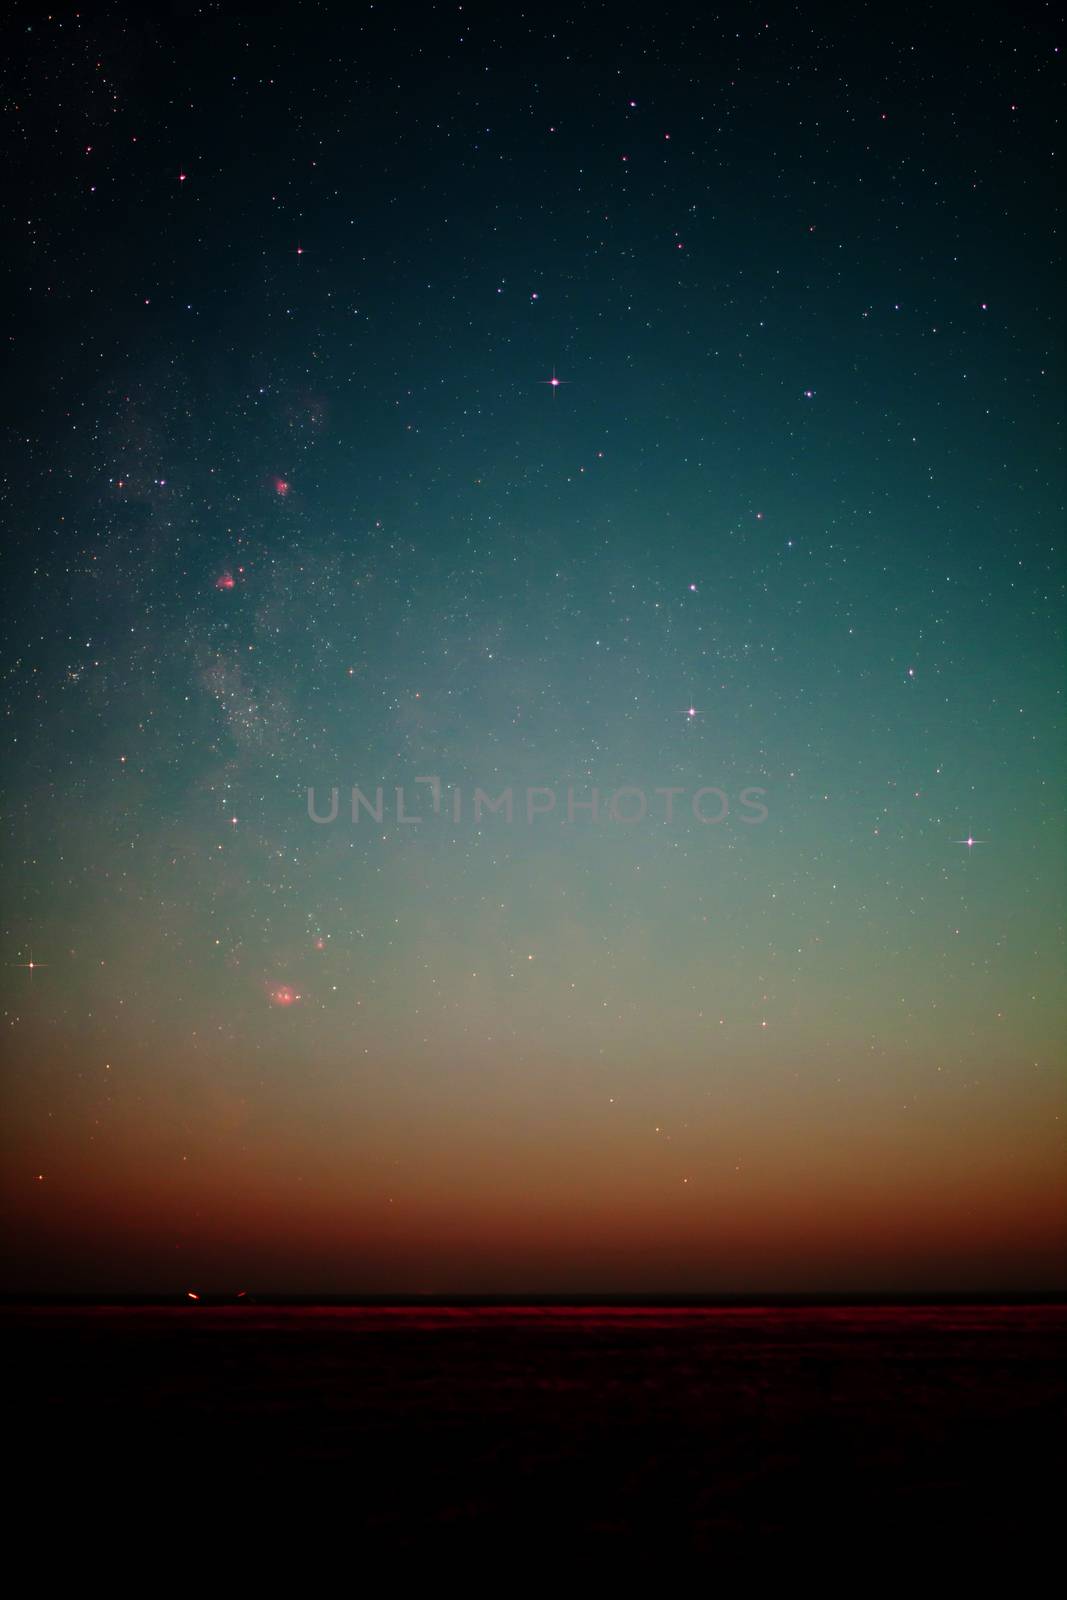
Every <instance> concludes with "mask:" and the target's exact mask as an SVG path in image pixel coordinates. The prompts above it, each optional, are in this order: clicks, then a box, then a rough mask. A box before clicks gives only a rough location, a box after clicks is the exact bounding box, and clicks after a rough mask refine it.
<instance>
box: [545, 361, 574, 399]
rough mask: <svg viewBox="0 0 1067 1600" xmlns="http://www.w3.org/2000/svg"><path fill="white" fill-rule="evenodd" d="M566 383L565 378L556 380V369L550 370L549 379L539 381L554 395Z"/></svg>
mask: <svg viewBox="0 0 1067 1600" xmlns="http://www.w3.org/2000/svg"><path fill="white" fill-rule="evenodd" d="M568 381H569V380H568V379H566V378H557V377H556V369H555V367H553V368H552V376H551V378H542V379H541V382H542V383H543V384H545V385H547V387H548V388H549V389H551V390H552V391H553V392H554V393H555V392H557V391H558V390H559V389H560V387H561V386H562V385H563V384H564V383H567V382H568Z"/></svg>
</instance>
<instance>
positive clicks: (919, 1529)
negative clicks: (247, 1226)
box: [4, 1305, 1067, 1576]
mask: <svg viewBox="0 0 1067 1600" xmlns="http://www.w3.org/2000/svg"><path fill="white" fill-rule="evenodd" d="M4 1320H5V1321H6V1323H7V1332H8V1334H9V1336H10V1337H9V1341H8V1349H9V1359H8V1362H7V1365H6V1372H5V1389H6V1391H7V1394H6V1406H5V1410H6V1412H7V1415H8V1418H9V1419H10V1420H13V1422H14V1430H13V1434H12V1431H11V1430H10V1429H9V1432H8V1460H9V1462H11V1463H12V1464H14V1465H15V1467H16V1470H17V1472H18V1476H19V1478H20V1480H21V1482H22V1485H23V1491H22V1499H21V1502H20V1504H19V1506H18V1511H17V1519H16V1523H15V1526H16V1527H18V1526H21V1527H22V1528H23V1530H24V1531H28V1530H29V1529H31V1528H33V1529H34V1532H33V1534H32V1537H33V1538H34V1540H35V1541H38V1540H39V1538H40V1531H39V1525H42V1524H43V1525H44V1526H45V1527H46V1528H47V1530H48V1531H47V1539H48V1546H49V1547H51V1546H53V1545H55V1544H56V1543H59V1544H62V1543H63V1541H64V1539H65V1538H67V1537H68V1530H70V1529H75V1530H77V1529H85V1528H88V1529H90V1530H92V1532H91V1535H90V1536H91V1537H92V1538H93V1541H94V1543H93V1549H94V1551H95V1552H96V1554H99V1553H100V1549H101V1543H100V1542H101V1541H103V1542H104V1544H106V1545H108V1547H109V1548H112V1537H113V1536H115V1537H118V1538H119V1539H120V1543H121V1540H122V1539H125V1538H126V1537H127V1536H128V1534H129V1532H130V1530H136V1531H138V1532H139V1533H141V1534H143V1535H145V1536H147V1537H148V1538H150V1539H152V1540H154V1541H156V1544H155V1548H156V1549H157V1551H158V1552H159V1553H160V1554H161V1556H162V1559H163V1560H164V1563H165V1565H167V1566H170V1565H171V1564H172V1563H174V1564H175V1565H176V1567H177V1568H178V1569H181V1568H182V1565H183V1563H185V1562H187V1561H189V1562H196V1561H199V1560H201V1559H203V1560H214V1559H215V1558H216V1556H217V1554H218V1549H217V1546H215V1544H214V1540H216V1539H218V1538H220V1537H221V1538H222V1539H223V1541H224V1543H225V1545H226V1546H227V1548H228V1550H229V1552H230V1554H231V1555H233V1554H234V1553H235V1552H236V1553H238V1554H239V1555H240V1558H241V1562H242V1564H247V1566H248V1568H249V1569H252V1568H254V1567H256V1566H257V1564H259V1563H262V1562H263V1561H264V1560H266V1561H267V1562H268V1563H269V1561H270V1557H271V1553H272V1551H274V1550H275V1549H277V1550H278V1552H279V1558H280V1557H281V1552H282V1550H283V1549H288V1550H289V1552H290V1553H292V1551H293V1549H294V1548H297V1547H301V1546H302V1547H303V1549H304V1551H305V1553H306V1555H307V1557H308V1559H310V1560H312V1562H313V1564H314V1560H315V1559H316V1558H318V1557H322V1556H324V1555H325V1554H326V1552H327V1551H329V1552H332V1554H333V1555H334V1556H335V1557H336V1556H337V1555H341V1556H342V1557H343V1555H344V1552H345V1551H346V1550H347V1551H348V1553H349V1554H350V1555H351V1557H352V1558H353V1559H356V1558H358V1556H359V1555H360V1553H361V1552H363V1551H367V1550H369V1549H371V1548H373V1549H374V1550H375V1551H376V1552H380V1551H382V1550H383V1549H386V1550H388V1551H390V1552H392V1553H394V1554H395V1555H397V1556H405V1555H408V1554H417V1553H424V1554H425V1553H429V1554H438V1553H440V1554H447V1553H456V1554H458V1553H461V1552H463V1553H467V1554H469V1555H471V1556H472V1557H473V1556H481V1555H490V1554H502V1553H503V1554H507V1555H509V1556H510V1557H511V1559H512V1560H513V1562H518V1563H519V1570H521V1568H522V1566H524V1565H525V1564H526V1563H527V1562H533V1563H535V1564H536V1563H537V1562H538V1561H539V1560H540V1559H541V1558H543V1557H544V1556H546V1555H553V1554H555V1553H556V1552H559V1553H560V1554H562V1553H564V1552H566V1553H571V1552H573V1551H575V1550H585V1551H586V1552H589V1553H593V1554H602V1555H604V1556H608V1555H611V1554H623V1555H625V1554H629V1553H633V1554H637V1553H638V1552H643V1551H652V1550H657V1551H660V1552H662V1553H663V1554H667V1553H668V1552H669V1553H670V1555H671V1557H672V1558H676V1557H678V1556H679V1555H683V1554H685V1553H687V1552H688V1553H701V1554H706V1555H709V1556H713V1555H716V1554H740V1553H745V1552H747V1553H749V1554H753V1553H755V1554H757V1555H759V1554H762V1553H765V1552H769V1551H771V1550H774V1549H777V1550H778V1551H781V1552H793V1553H798V1552H800V1551H806V1552H813V1553H820V1552H821V1557H822V1559H823V1560H829V1561H831V1562H836V1561H837V1560H838V1559H840V1558H844V1557H847V1556H860V1555H862V1556H864V1557H865V1558H866V1559H867V1560H868V1561H870V1559H871V1558H872V1557H873V1558H874V1559H875V1561H876V1562H877V1561H880V1560H881V1559H882V1556H883V1554H884V1555H886V1556H889V1555H891V1554H896V1555H901V1554H905V1555H907V1554H912V1553H913V1554H915V1555H919V1554H924V1555H928V1554H930V1553H931V1552H932V1551H935V1550H939V1551H941V1552H943V1553H944V1554H945V1555H946V1556H951V1555H952V1553H953V1551H958V1550H960V1549H961V1548H963V1547H965V1548H967V1549H968V1550H969V1551H970V1552H971V1553H972V1554H973V1553H975V1552H976V1551H977V1552H979V1553H980V1552H981V1551H984V1550H990V1551H992V1550H994V1549H996V1550H1000V1551H1004V1550H1010V1549H1011V1548H1013V1547H1014V1548H1017V1549H1025V1550H1026V1551H1027V1552H1028V1553H1029V1554H1032V1553H1033V1552H1034V1547H1035V1545H1042V1546H1043V1545H1045V1544H1048V1545H1049V1547H1051V1542H1052V1535H1053V1528H1054V1524H1055V1522H1056V1521H1058V1518H1059V1512H1060V1504H1059V1492H1060V1491H1059V1485H1060V1484H1062V1481H1063V1477H1062V1470H1061V1469H1062V1455H1063V1450H1062V1440H1063V1437H1064V1429H1063V1424H1064V1414H1065V1405H1064V1380H1063V1369H1062V1365H1061V1359H1062V1353H1063V1334H1064V1331H1065V1329H1067V1310H1065V1309H1064V1308H1063V1307H1050V1306H1042V1307H1018V1306H1013V1307H1003V1308H1001V1307H988V1306H985V1307H958V1306H957V1307H952V1308H943V1307H942V1308H930V1307H921V1308H920V1307H909V1308H895V1309H892V1308H889V1309H887V1308H870V1307H866V1308H860V1309H855V1308H850V1309H842V1308H834V1309H827V1308H814V1309H812V1308H808V1309H797V1308H789V1309H764V1310H760V1309H712V1310H703V1309H701V1310H648V1309H640V1310H634V1309H620V1310H607V1309H603V1308H596V1309H575V1308H563V1309H561V1308H549V1309H546V1308H531V1309H516V1308H473V1309H470V1308H462V1309H452V1310H448V1309H437V1308H435V1309H422V1308H420V1309H418V1310H412V1309H395V1310H381V1309H366V1308H361V1309H352V1308H344V1309H329V1308H325V1309H318V1308H306V1307H305V1308H281V1309H269V1308H263V1307H253V1306H249V1305H245V1306H234V1307H231V1308H208V1307H202V1306H196V1307H193V1306H190V1307H188V1308H173V1309H165V1308H123V1309H112V1308H101V1309H92V1310H85V1309H79V1310H71V1309H62V1310H61V1309H49V1310H41V1309H27V1308H22V1309H17V1310H8V1311H7V1312H6V1313H4ZM69 1536H70V1537H72V1538H73V1539H74V1540H75V1542H76V1541H77V1539H78V1538H79V1537H83V1535H80V1534H78V1533H77V1532H75V1533H74V1534H72V1535H69ZM160 1541H161V1542H160ZM201 1541H204V1543H203V1545H202V1544H201ZM37 1547H38V1549H40V1548H41V1547H40V1545H39V1543H38V1546H37ZM194 1574H195V1569H186V1576H194ZM174 1575H175V1576H179V1571H175V1574H174Z"/></svg>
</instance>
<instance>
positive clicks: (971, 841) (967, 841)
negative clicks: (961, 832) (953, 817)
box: [952, 834, 989, 850]
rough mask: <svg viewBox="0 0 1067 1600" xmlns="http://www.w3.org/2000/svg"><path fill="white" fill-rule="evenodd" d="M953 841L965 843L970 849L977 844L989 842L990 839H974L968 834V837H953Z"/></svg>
mask: <svg viewBox="0 0 1067 1600" xmlns="http://www.w3.org/2000/svg"><path fill="white" fill-rule="evenodd" d="M952 843H953V844H965V845H966V846H967V849H968V850H973V849H974V847H975V845H976V844H988V843H989V841H988V839H974V838H972V837H971V835H970V834H968V835H967V837H966V839H953V841H952Z"/></svg>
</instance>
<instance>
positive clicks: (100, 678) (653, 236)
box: [0, 6, 1067, 1293]
mask: <svg viewBox="0 0 1067 1600" xmlns="http://www.w3.org/2000/svg"><path fill="white" fill-rule="evenodd" d="M409 33H410V34H412V35H413V36H412V37H411V38H409V37H407V35H408V34H409ZM1060 42H1061V41H1060V38H1059V31H1058V25H1057V24H1056V23H1055V21H1054V19H1053V17H1052V14H1051V13H1050V12H1048V11H1046V10H1044V9H1042V8H1037V9H1035V10H1034V11H1033V12H1032V13H1031V14H1030V15H1029V16H1028V17H1027V18H1025V19H1019V18H1016V17H1013V16H1009V15H1007V14H1005V13H1003V12H1001V11H996V12H994V11H988V12H982V11H979V12H978V13H975V14H974V15H973V16H971V17H969V18H968V20H967V22H966V24H965V25H964V24H961V22H960V19H959V18H958V17H953V16H951V15H949V14H947V13H944V14H940V13H937V12H936V11H935V12H933V13H931V12H929V11H928V10H916V11H914V12H907V11H904V12H900V11H893V12H892V14H889V13H886V14H884V15H867V14H866V13H863V14H861V15H859V16H858V17H853V18H852V19H851V22H850V25H849V27H848V28H846V29H842V28H841V27H840V26H838V25H832V24H831V23H830V22H827V21H825V20H823V19H821V18H819V17H817V16H815V14H814V13H813V14H811V15H810V16H809V15H808V14H807V13H797V12H794V11H789V12H782V13H781V14H778V15H775V14H771V13H769V14H768V16H767V17H763V16H761V15H758V14H757V13H753V12H751V10H749V11H747V12H742V11H738V12H737V13H736V14H733V13H731V15H729V16H727V15H726V14H717V15H716V16H701V15H700V14H699V12H697V13H689V14H681V15H680V16H676V17H673V18H672V16H671V15H670V14H667V15H660V14H659V13H657V14H656V15H655V16H653V15H652V14H651V13H648V14H644V13H642V14H640V15H638V16H631V15H629V14H627V13H625V12H623V11H620V10H616V9H615V8H596V7H570V8H566V9H561V10H556V11H552V10H549V11H547V12H546V11H543V10H539V11H538V12H537V13H536V14H533V13H531V14H524V13H515V14H514V15H513V14H511V13H507V12H498V11H493V10H482V9H479V8H474V9H472V8H469V7H466V6H463V7H456V6H447V7H446V6H437V7H429V8H427V10H426V13H425V18H424V20H423V21H421V22H420V26H419V28H418V29H412V28H410V27H408V26H407V25H406V24H405V22H404V19H402V18H400V17H399V14H398V13H396V12H395V11H393V10H391V9H390V8H385V9H384V10H383V9H382V8H375V7H368V6H356V7H354V8H346V9H345V10H344V12H343V15H342V14H336V15H335V14H333V13H329V12H327V11H326V10H324V9H322V8H319V7H316V6H312V7H310V8H308V7H305V8H303V9H302V10H301V12H300V14H299V16H298V17H296V16H289V17H283V16H280V15H279V16H274V15H267V16H264V17H258V16H257V17H256V18H251V17H243V16H242V17H237V16H225V15H223V13H222V12H221V10H220V9H219V8H217V7H215V6H205V7H201V8H198V9H194V10H191V11H188V12H187V13H185V14H183V16H182V17H181V18H179V17H178V16H177V15H175V16H173V17H168V18H165V19H163V18H160V17H156V18H145V17H144V16H142V15H140V14H138V16H137V17H136V19H134V18H133V17H132V16H130V17H127V18H125V19H123V18H122V17H120V16H117V15H114V14H112V15H110V16H109V17H107V18H100V19H95V18H91V17H78V16H73V15H67V16H63V17H61V16H59V15H54V16H51V17H47V16H44V15H42V16H40V17H35V18H34V19H32V21H27V20H23V21H22V22H20V23H19V25H18V32H17V37H16V40H15V46H16V47H15V49H14V51H13V60H12V66H11V68H10V71H9V74H8V77H9V82H8V91H7V95H6V103H7V110H8V136H9V145H10V147H11V149H12V150H13V152H14V155H15V163H14V167H15V170H14V176H13V180H12V191H13V192H12V196H11V200H10V214H11V216H12V218H13V220H14V222H15V224H16V239H15V244H14V246H13V247H12V250H11V252H10V254H9V257H8V260H7V263H6V272H7V287H8V305H9V308H10V312H11V315H10V318H9V322H8V349H9V358H10V362H11V372H12V379H11V381H10V383H9V400H8V419H7V442H6V452H5V465H6V472H5V477H4V485H3V506H4V521H5V527H6V533H7V540H6V542H7V552H8V558H7V567H8V572H7V577H8V582H7V585H6V605H5V651H4V659H5V666H6V672H5V692H4V701H3V704H4V711H5V714H6V721H7V729H8V741H7V750H8V760H7V793H6V805H5V820H4V877H5V883H6V893H5V897H4V904H5V912H4V917H3V924H2V926H3V939H4V951H5V953H4V956H3V965H2V968H0V988H2V1009H3V1022H4V1026H5V1034H6V1046H7V1048H6V1051H5V1055H6V1062H7V1065H6V1068H5V1090H4V1095H5V1103H6V1118H7V1122H8V1127H9V1138H8V1156H7V1159H6V1161H5V1180H4V1187H5V1196H6V1209H7V1212H8V1216H9V1219H10V1221H11V1223H12V1227H11V1230H10V1231H11V1236H12V1238H13V1240H14V1241H15V1242H14V1244H13V1246H12V1247H11V1251H10V1252H9V1254H10V1261H9V1278H10V1280H11V1281H12V1282H14V1283H15V1284H16V1286H18V1287H27V1288H38V1289H58V1290H63V1289H72V1288H76V1289H131V1290H132V1289H137V1290H141V1289H147V1290H152V1291H157V1290H158V1291H166V1292H171V1291H172V1290H174V1291H175V1292H181V1293H185V1292H186V1291H187V1290H188V1289H189V1288H190V1286H194V1287H195V1288H197V1291H198V1292H199V1290H201V1289H204V1288H206V1289H208V1290H211V1289H226V1288H227V1287H231V1286H236V1285H240V1287H242V1288H246V1287H249V1286H251V1287H258V1288H260V1289H264V1288H276V1289H290V1290H298V1291H305V1292H312V1291H314V1290H316V1289H320V1290H330V1291H333V1292H346V1291H353V1292H357V1291H358V1292H383V1293H388V1292H394V1291H397V1292H399V1291H403V1292H421V1291H423V1290H427V1291H429V1290H433V1291H435V1292H482V1291H493V1292H508V1293H511V1292H516V1293H521V1292H526V1291H552V1290H565V1291H570V1290H581V1289H584V1290H588V1291H596V1292H608V1291H611V1290H613V1289H616V1288H626V1289H631V1290H635V1291H650V1292H654V1291H657V1290H672V1291H674V1290H678V1291H686V1290H693V1291H697V1290H701V1291H703V1290H707V1291H720V1290H721V1291H731V1292H734V1291H737V1292H741V1291H745V1292H747V1291H749V1290H753V1289H761V1288H762V1289H774V1290H789V1291H792V1290H797V1291H801V1290H803V1291H814V1290H821V1289H826V1288H832V1289H853V1288H863V1289H870V1288H884V1287H890V1288H909V1289H911V1288H927V1287H937V1288H945V1289H968V1288H988V1287H994V1288H1012V1287H1025V1288H1028V1287H1042V1286H1047V1285H1050V1284H1054V1283H1056V1282H1059V1281H1060V1278H1061V1274H1062V1260H1063V1255H1062V1248H1063V1242H1064V1238H1063V1221H1062V1219H1063V1202H1064V1200H1065V1198H1067V1194H1065V1183H1064V1170H1065V1169H1064V1163H1063V1148H1062V1142H1063V1128H1064V1121H1063V1110H1064V1097H1063V1081H1062V1062H1063V1054H1062V1037H1063V1033H1062V1019H1063V1012H1062V978H1061V970H1062V959H1063V938H1062V931H1063V917H1064V894H1063V886H1064V877H1063V866H1064V860H1063V837H1064V835H1063V826H1062V796H1063V779H1064V761H1063V739H1062V734H1063V728H1062V699H1063V634H1062V619H1063V587H1064V585H1063V578H1064V572H1063V564H1062V550H1061V547H1060V546H1061V537H1060V536H1061V532H1062V526H1063V498H1064V497H1063V477H1062V465H1061V458H1060V454H1059V433H1060V422H1061V417H1062V367H1061V360H1060V354H1059V339H1058V336H1059V332H1060V328H1059V317H1058V308H1059V304H1060V298H1059V292H1058V287H1057V276H1056V268H1057V261H1056V255H1057V251H1056V239H1055V194H1056V171H1055V168H1056V160H1055V151H1056V149H1057V139H1056V133H1057V129H1056V125H1055V118H1054V114H1053V106H1054V95H1055V89H1056V84H1057V79H1058V78H1059V76H1060V62H1061V53H1060ZM431 778H432V779H436V780H437V783H438V788H437V789H435V788H434V787H433V785H432V784H430V783H428V782H426V781H425V780H427V779H431ZM354 787H358V789H359V790H360V791H361V793H362V795H363V796H364V797H365V798H366V799H367V800H368V801H370V802H371V803H372V806H371V808H366V807H365V808H363V809H362V810H359V811H358V819H357V820H355V821H353V819H352V811H351V805H350V797H351V793H352V790H353V788H354ZM379 788H380V789H381V790H382V793H383V800H382V804H381V815H380V819H379V818H378V817H377V808H376V807H373V802H374V798H375V795H376V792H377V790H378V789H379ZM398 788H401V789H403V792H404V799H403V808H402V810H399V811H398V800H397V795H396V791H397V789H398ZM309 789H313V790H314V791H315V795H316V800H315V804H316V805H318V807H319V808H320V811H322V812H323V813H324V812H325V810H326V809H327V808H328V805H329V799H330V794H331V791H332V790H334V789H336V790H337V791H338V792H339V795H340V803H339V810H338V814H337V817H336V820H334V821H330V822H328V823H327V822H321V821H320V822H319V823H316V821H314V820H312V818H311V816H310V815H309V809H308V791H309ZM506 789H510V790H512V791H513V793H514V815H513V817H512V819H511V820H510V821H509V820H508V818H507V816H506V815H505V814H504V812H503V810H499V811H498V810H492V809H490V808H489V807H488V805H485V804H479V805H476V804H475V791H476V790H481V791H482V792H483V795H484V796H488V797H490V798H491V799H493V800H494V801H495V800H496V799H497V797H499V795H500V794H501V792H502V791H504V790H506ZM534 790H537V791H542V790H549V791H551V792H552V794H553V797H554V801H553V805H552V807H551V808H547V806H546V808H545V809H544V810H541V809H540V808H538V810H537V812H536V814H534V815H532V816H528V812H527V795H528V792H530V791H534ZM457 791H458V793H459V796H460V799H459V800H458V801H456V799H455V796H456V793H457ZM594 791H596V808H597V809H596V811H595V812H594V810H593V806H592V802H593V794H594ZM619 791H624V792H623V794H622V796H621V798H619V800H618V806H617V808H616V809H617V810H619V811H621V812H623V813H624V814H626V815H630V814H632V813H636V812H637V811H638V809H639V805H638V801H637V800H636V799H635V798H634V793H635V792H638V793H640V794H641V795H642V796H644V797H646V799H647V814H646V813H644V812H643V813H642V814H641V815H640V816H636V817H635V820H633V821H632V822H629V823H627V822H625V821H622V820H621V819H620V818H619V817H618V816H615V815H613V813H612V810H611V806H612V797H613V796H617V795H618V794H619ZM701 792H703V798H702V799H700V800H698V801H697V802H694V800H693V796H694V795H695V794H700V793H701ZM757 792H758V799H759V800H760V801H761V802H762V806H763V807H765V817H764V819H763V820H754V807H753V806H752V805H751V804H750V805H749V807H748V809H747V811H746V808H745V798H744V797H745V794H746V793H750V794H753V795H755V794H756V793H757ZM568 793H569V795H570V798H569V799H568ZM667 793H673V795H674V798H673V799H672V800H670V801H668V799H667V798H666V795H667ZM720 796H721V801H720V798H719V797H720ZM627 797H629V798H627ZM723 805H725V811H723V810H722V807H723ZM357 809H358V808H357ZM372 809H373V811H374V814H372ZM720 811H721V812H722V815H721V818H720V819H719V820H715V818H716V816H717V813H719V812H720ZM405 815H406V817H408V818H410V817H416V816H417V817H419V818H421V820H420V821H418V822H411V821H409V820H404V818H405Z"/></svg>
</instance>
